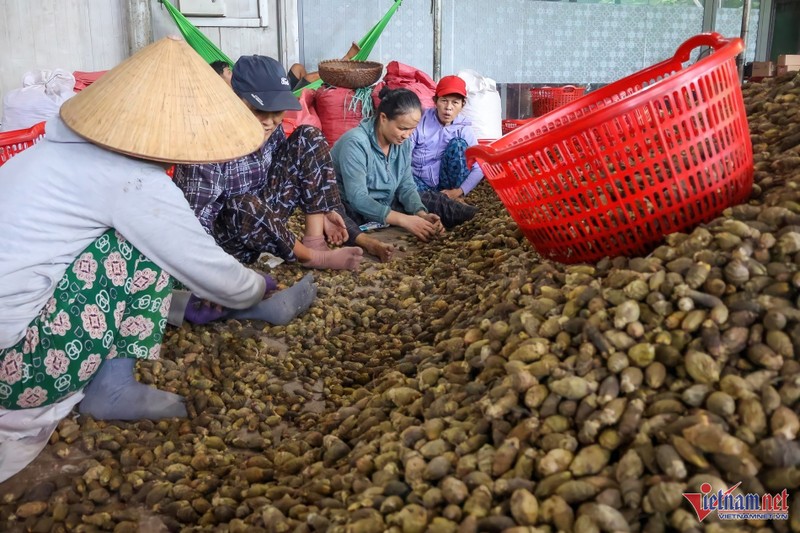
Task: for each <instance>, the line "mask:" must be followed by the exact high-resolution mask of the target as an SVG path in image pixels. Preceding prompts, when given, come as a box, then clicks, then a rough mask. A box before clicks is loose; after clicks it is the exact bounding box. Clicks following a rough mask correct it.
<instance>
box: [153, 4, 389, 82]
mask: <svg viewBox="0 0 800 533" xmlns="http://www.w3.org/2000/svg"><path fill="white" fill-rule="evenodd" d="M159 2H161V3H162V4H164V6H165V7H166V8H167V11H169V14H170V15H171V16H172V19H173V20H174V21H175V24H177V26H178V29H179V30H180V32H181V35H183V38H184V39H186V42H187V43H188V44H189V46H191V47H192V48H194V49H195V51H196V52H197V53H198V54H200V56H201V57H202V58H203V59H204V60H205V61H206V63H213V62H214V61H225V62H226V63H227V64H228V65H231V66H233V61H231V58H229V57H228V56H226V55H225V53H224V52H223V51H222V50H220V49H219V48H217V46H216V45H215V44H214V43H213V42H211V39H209V38H208V37H206V35H205V34H204V33H203V32H201V31H200V30H198V29H197V27H196V26H195V25H194V24H192V23H191V22H189V20H188V19H187V18H186V17H184V16H183V13H181V12H180V11H178V8H176V7H175V6H173V5H172V4H170V3H169V0H159ZM402 3H403V0H394V4H392V7H390V8H389V11H387V12H386V14H385V15H384V16H383V18H382V19H381V20H379V21H378V23H377V24H375V25H374V26H373V27H372V29H371V30H369V31H368V32H367V34H366V35H365V36H364V37H363V38H362V39H361V40H360V41H358V46H359V48H361V50H359V52H358V53H357V54H356V55H355V56H353V60H354V61H365V60H366V59H367V58H368V57H369V54H370V53H372V49H373V48H375V43H377V42H378V38H380V36H381V33H383V30H384V28H386V25H387V24H388V23H389V19H391V18H392V15H394V12H395V11H397V8H398V7H400V4H402ZM322 83H323V81H322V80H321V79H319V80H317V81H315V82H312V83H310V84H308V85H306V86H305V87H302V88H300V89H297V90H296V91H294V94H295V96H300V94H302V92H303V89H309V90H313V89H317V88H319V87H320V86H321V85H322Z"/></svg>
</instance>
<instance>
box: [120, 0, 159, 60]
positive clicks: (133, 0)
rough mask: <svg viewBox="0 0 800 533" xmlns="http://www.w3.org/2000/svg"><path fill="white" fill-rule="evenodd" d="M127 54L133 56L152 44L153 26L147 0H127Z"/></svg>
mask: <svg viewBox="0 0 800 533" xmlns="http://www.w3.org/2000/svg"><path fill="white" fill-rule="evenodd" d="M125 7H126V9H127V11H128V13H127V14H128V54H130V55H133V54H135V53H136V52H138V51H139V50H140V49H142V48H144V47H145V46H147V45H148V44H150V43H152V42H153V24H152V22H153V21H152V17H151V14H150V1H149V0H127V1H126V2H125Z"/></svg>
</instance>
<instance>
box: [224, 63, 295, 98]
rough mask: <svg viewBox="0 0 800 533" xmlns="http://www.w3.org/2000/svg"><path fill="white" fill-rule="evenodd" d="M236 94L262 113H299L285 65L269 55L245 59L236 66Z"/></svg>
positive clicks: (234, 84)
mask: <svg viewBox="0 0 800 533" xmlns="http://www.w3.org/2000/svg"><path fill="white" fill-rule="evenodd" d="M231 86H232V87H233V90H234V92H235V93H236V94H237V95H239V98H242V99H243V100H245V101H246V102H248V103H249V104H250V105H251V106H253V107H255V108H256V109H259V110H261V111H272V112H276V111H290V110H292V111H299V110H300V109H301V107H300V102H299V101H298V100H297V97H295V95H294V94H293V93H292V87H291V85H289V79H288V78H287V77H286V70H285V69H284V68H283V65H281V64H280V63H278V62H277V61H275V60H274V59H272V58H271V57H267V56H259V55H253V56H242V57H240V58H239V60H238V61H237V62H236V64H235V65H234V66H233V77H232V78H231Z"/></svg>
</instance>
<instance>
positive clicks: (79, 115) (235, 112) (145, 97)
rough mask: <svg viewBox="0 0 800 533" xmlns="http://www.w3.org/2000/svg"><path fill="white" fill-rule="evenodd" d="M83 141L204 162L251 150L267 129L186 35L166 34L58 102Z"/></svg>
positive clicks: (157, 157) (153, 156) (177, 160)
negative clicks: (81, 89) (65, 99)
mask: <svg viewBox="0 0 800 533" xmlns="http://www.w3.org/2000/svg"><path fill="white" fill-rule="evenodd" d="M61 118H62V119H63V120H64V122H65V123H66V124H67V126H69V127H70V129H72V130H73V131H75V133H77V134H78V135H80V136H81V137H84V138H86V139H87V140H89V141H91V142H93V143H95V144H97V145H100V146H103V147H105V148H108V149H109V150H113V151H115V152H121V153H123V154H127V155H131V156H135V157H141V158H143V159H150V160H154V161H163V162H167V163H209V162H215V161H227V160H230V159H236V158H239V157H242V156H244V155H247V154H250V153H252V152H254V151H256V150H257V149H258V148H259V147H260V146H261V145H262V144H263V142H264V129H263V127H262V126H261V124H260V123H259V122H258V120H257V119H256V118H255V116H254V115H253V114H252V113H251V112H250V110H248V109H247V106H245V104H244V103H243V102H242V101H241V100H240V99H239V97H238V96H236V94H235V93H234V92H233V90H231V88H230V87H229V86H228V85H227V84H226V83H225V81H223V79H222V78H221V77H219V76H218V75H217V74H216V73H215V72H214V69H212V68H211V67H210V66H209V65H208V64H206V63H205V62H204V61H203V59H202V58H201V57H200V55H199V54H198V53H197V52H195V51H194V50H192V48H190V47H189V45H188V44H186V42H185V41H183V40H181V39H178V38H175V37H166V38H164V39H161V40H160V41H157V42H155V43H153V44H151V45H149V46H147V47H145V48H143V49H142V50H140V51H139V52H137V53H136V54H134V55H133V56H131V57H130V58H128V59H127V60H125V61H124V62H122V63H120V64H119V65H117V66H116V67H114V68H113V69H111V70H110V71H108V72H107V73H105V74H104V75H103V76H101V77H100V79H98V80H97V81H96V82H94V83H93V84H91V85H90V86H89V87H87V88H86V89H84V90H83V91H81V92H80V93H78V94H77V95H75V96H73V97H72V98H70V99H69V100H67V101H66V102H65V103H64V105H62V106H61Z"/></svg>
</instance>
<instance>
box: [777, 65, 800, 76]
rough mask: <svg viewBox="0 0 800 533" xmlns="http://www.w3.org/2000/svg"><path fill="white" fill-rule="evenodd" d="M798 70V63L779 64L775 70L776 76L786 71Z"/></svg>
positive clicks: (799, 69)
mask: <svg viewBox="0 0 800 533" xmlns="http://www.w3.org/2000/svg"><path fill="white" fill-rule="evenodd" d="M798 71H800V65H781V66H779V67H778V68H777V69H776V71H775V75H776V76H783V75H784V74H786V73H788V72H798Z"/></svg>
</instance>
